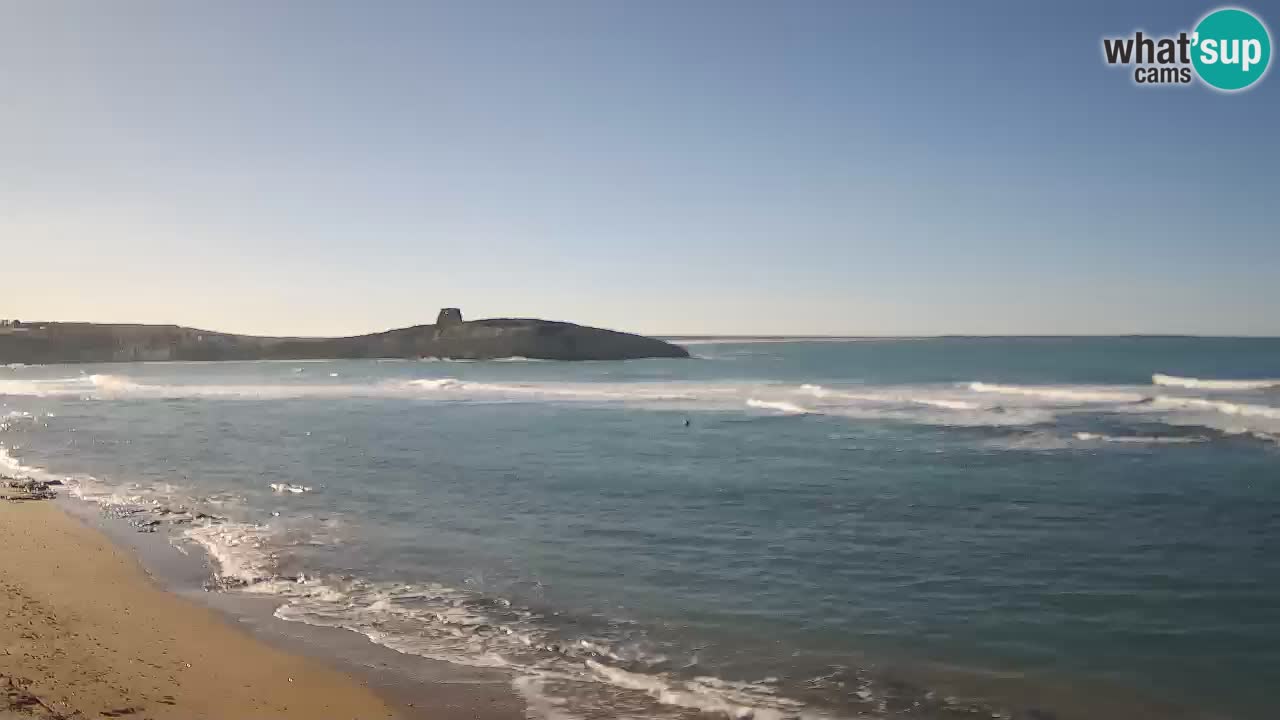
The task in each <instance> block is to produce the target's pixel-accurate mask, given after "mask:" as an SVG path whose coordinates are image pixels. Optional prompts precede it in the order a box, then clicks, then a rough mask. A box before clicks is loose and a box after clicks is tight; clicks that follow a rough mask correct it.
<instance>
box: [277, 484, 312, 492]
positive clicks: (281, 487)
mask: <svg viewBox="0 0 1280 720" xmlns="http://www.w3.org/2000/svg"><path fill="white" fill-rule="evenodd" d="M270 487H271V490H272V492H275V493H276V494H281V493H287V492H288V493H295V494H296V493H305V492H311V487H310V486H307V485H290V484H289V483H271V485H270Z"/></svg>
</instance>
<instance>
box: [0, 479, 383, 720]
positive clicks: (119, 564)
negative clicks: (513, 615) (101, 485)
mask: <svg viewBox="0 0 1280 720" xmlns="http://www.w3.org/2000/svg"><path fill="white" fill-rule="evenodd" d="M5 494H7V493H6V492H5V491H0V495H5ZM0 612H3V621H0V691H3V692H4V699H3V700H0V718H5V719H7V718H26V717H37V718H73V717H74V718H112V717H124V718H153V719H157V720H158V719H163V718H232V717H234V718H244V719H250V718H307V719H315V718H360V719H361V720H368V719H373V718H395V717H400V715H397V714H396V713H395V712H393V710H392V709H391V708H390V707H389V706H388V704H387V702H385V701H384V700H383V699H382V698H381V697H379V696H378V695H377V694H375V693H374V692H373V691H372V690H370V689H369V688H368V687H367V686H366V685H365V683H363V682H362V681H360V680H358V679H356V678H355V677H352V676H349V675H346V674H343V673H341V672H339V671H337V670H334V669H332V668H330V667H328V666H327V665H326V664H324V663H323V662H321V661H319V660H316V659H312V658H308V657H304V656H300V655H293V654H289V653H287V652H284V651H283V650H279V649H277V648H275V647H272V646H271V645H268V644H266V643H264V642H262V641H260V640H258V639H256V638H254V637H253V636H251V635H250V634H249V633H248V632H246V631H245V630H244V629H242V628H239V627H236V626H234V625H233V624H231V623H230V622H228V621H227V620H226V619H225V618H224V617H223V616H221V615H220V614H218V613H217V612H215V611H214V610H211V609H209V608H206V607H202V606H199V605H196V604H194V603H192V602H190V601H188V600H186V599H183V598H181V597H179V596H177V595H174V594H171V593H168V592H166V591H164V590H162V589H160V588H159V587H157V585H156V583H155V582H153V580H152V579H151V578H150V577H149V576H148V575H147V574H146V573H145V572H144V571H143V570H142V568H141V567H140V566H139V565H138V563H137V561H136V560H135V559H134V558H133V557H132V556H131V555H130V554H129V553H127V552H126V551H124V550H121V549H120V548H118V547H116V546H115V545H113V544H112V543H111V542H110V541H109V540H108V539H107V538H106V537H105V536H104V535H102V534H101V533H100V532H98V531H97V530H94V529H92V528H89V527H87V526H85V525H84V524H82V523H80V522H79V521H78V520H76V519H74V518H72V517H70V516H69V515H67V514H66V513H64V512H62V511H61V510H60V509H59V508H58V507H57V506H56V505H54V504H53V503H50V502H47V501H26V502H18V501H10V500H9V499H7V497H5V498H0Z"/></svg>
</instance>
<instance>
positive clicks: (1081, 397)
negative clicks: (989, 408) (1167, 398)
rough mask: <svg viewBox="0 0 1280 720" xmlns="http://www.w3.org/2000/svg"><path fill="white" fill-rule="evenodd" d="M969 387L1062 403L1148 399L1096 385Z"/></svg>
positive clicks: (1117, 401)
mask: <svg viewBox="0 0 1280 720" xmlns="http://www.w3.org/2000/svg"><path fill="white" fill-rule="evenodd" d="M969 389H970V390H972V391H974V392H977V393H989V394H996V395H1016V396H1021V397H1032V398H1039V399H1043V400H1049V401H1053V402H1062V403H1139V402H1143V401H1145V400H1147V399H1148V398H1147V396H1146V395H1143V394H1141V393H1135V392H1124V391H1119V390H1110V389H1105V388H1097V387H1078V388H1077V387H1064V386H1059V385H996V384H993V383H985V382H972V383H969Z"/></svg>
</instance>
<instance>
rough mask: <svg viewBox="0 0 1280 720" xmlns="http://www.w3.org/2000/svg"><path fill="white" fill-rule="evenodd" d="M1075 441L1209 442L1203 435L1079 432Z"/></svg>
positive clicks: (1163, 443) (1155, 443)
mask: <svg viewBox="0 0 1280 720" xmlns="http://www.w3.org/2000/svg"><path fill="white" fill-rule="evenodd" d="M1074 437H1075V439H1077V440H1083V441H1086V442H1090V441H1092V442H1109V443H1130V444H1137V445H1147V444H1150V445H1187V444H1192V443H1202V442H1208V441H1209V438H1207V437H1205V436H1203V435H1182V436H1179V435H1102V434H1099V433H1090V432H1078V433H1076V434H1075V435H1074Z"/></svg>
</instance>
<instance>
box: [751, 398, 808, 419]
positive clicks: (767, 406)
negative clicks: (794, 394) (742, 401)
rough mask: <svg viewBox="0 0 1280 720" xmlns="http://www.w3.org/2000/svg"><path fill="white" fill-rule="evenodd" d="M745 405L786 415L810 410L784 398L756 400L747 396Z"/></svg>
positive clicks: (800, 413) (802, 413) (799, 413)
mask: <svg viewBox="0 0 1280 720" xmlns="http://www.w3.org/2000/svg"><path fill="white" fill-rule="evenodd" d="M747 407H753V408H756V409H758V410H776V411H778V412H780V413H786V414H788V415H804V414H806V413H808V412H810V411H809V410H807V409H805V408H802V407H800V406H799V405H796V404H795V403H790V402H786V401H784V400H758V399H756V398H747Z"/></svg>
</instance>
